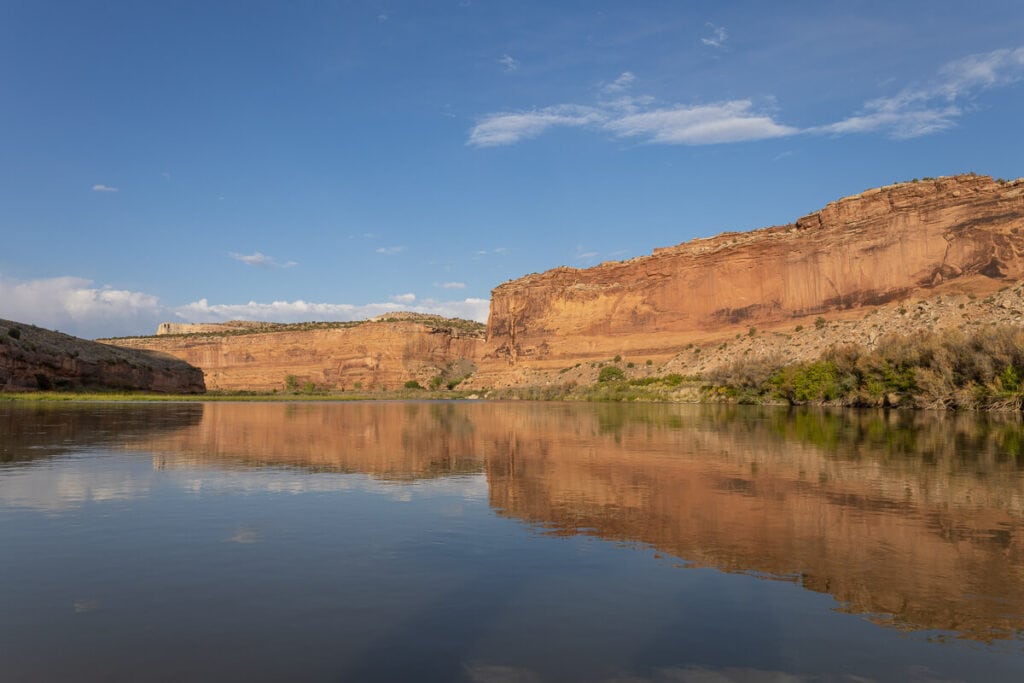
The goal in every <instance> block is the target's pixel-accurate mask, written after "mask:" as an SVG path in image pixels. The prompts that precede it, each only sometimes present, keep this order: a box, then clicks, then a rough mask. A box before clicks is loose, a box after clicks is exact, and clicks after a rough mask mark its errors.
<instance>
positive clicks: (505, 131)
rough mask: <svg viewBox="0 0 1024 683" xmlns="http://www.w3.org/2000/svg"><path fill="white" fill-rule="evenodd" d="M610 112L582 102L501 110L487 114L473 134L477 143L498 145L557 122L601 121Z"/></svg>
mask: <svg viewBox="0 0 1024 683" xmlns="http://www.w3.org/2000/svg"><path fill="white" fill-rule="evenodd" d="M605 118H606V115H605V113H604V112H602V111H601V110H599V109H596V108H594V107H588V106H583V105H578V104H560V105H557V106H554V107H545V108H543V109H535V110H533V111H523V112H499V113H497V114H489V115H487V116H485V117H484V118H483V119H482V120H481V121H480V123H478V124H477V125H476V126H474V127H473V130H472V131H470V134H469V144H470V145H473V146H474V147H497V146H499V145H510V144H512V143H514V142H519V141H520V140H528V139H530V138H535V137H537V136H538V135H540V134H541V133H543V132H544V131H546V130H547V129H549V128H552V127H554V126H562V127H570V128H571V127H583V126H595V125H600V124H601V123H602V121H604V120H605Z"/></svg>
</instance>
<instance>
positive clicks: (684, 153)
mask: <svg viewBox="0 0 1024 683" xmlns="http://www.w3.org/2000/svg"><path fill="white" fill-rule="evenodd" d="M0 103H2V106H0V140H2V143H0V244H2V246H0V317H5V318H13V319H15V320H21V321H23V322H29V323H34V324H38V325H43V326H46V327H51V328H57V329H60V330H61V331H65V332H70V333H73V334H79V335H82V336H87V337H96V336H104V335H122V334H147V333H151V332H153V331H154V330H155V325H156V324H157V323H158V322H160V321H162V320H175V321H183V320H189V321H218V320H228V319H231V318H250V319H267V320H278V321H299V320H344V319H353V318H356V319H358V318H363V317H367V316H372V315H377V314H380V313H384V312H387V311H389V310H400V309H401V310H421V311H428V312H438V313H442V314H445V315H458V316H461V317H472V318H477V319H481V320H482V319H484V318H485V317H486V312H487V300H488V297H489V294H490V290H491V289H492V288H493V287H495V286H497V285H498V284H500V283H501V282H503V281H505V280H508V279H511V278H515V277H519V276H522V275H525V274H527V273H531V272H539V271H543V270H547V269H549V268H553V267H556V266H560V265H570V266H576V267H586V266H590V265H594V264H597V263H599V262H601V261H604V260H618V259H624V258H630V257H633V256H638V255H642V254H646V253H650V252H651V250H652V249H653V248H655V247H660V246H667V245H672V244H678V243H680V242H684V241H687V240H689V239H692V238H694V237H701V236H708V235H713V234H716V233H719V232H722V231H726V230H750V229H755V228H759V227H764V226H767V225H774V224H783V223H788V222H791V221H793V220H795V219H796V218H798V217H800V216H802V215H804V214H806V213H809V212H811V211H814V210H816V209H818V208H821V207H822V206H823V205H824V204H826V203H827V202H829V201H831V200H834V199H837V198H839V197H841V196H843V195H848V194H854V193H857V192H860V191H862V190H865V189H867V188H870V187H875V186H878V185H883V184H887V183H890V182H894V181H897V180H909V179H911V178H914V177H923V176H937V175H949V174H954V173H961V172H968V171H973V172H977V173H983V174H989V175H993V176H996V177H1008V178H1009V177H1018V176H1020V175H1022V174H1024V134H1022V132H1021V131H1022V129H1021V121H1024V4H1022V3H1021V2H1020V0H1009V1H1005V2H1000V1H998V0H993V1H989V2H984V3H981V4H980V5H979V6H977V7H975V6H970V5H969V4H968V3H963V2H944V1H941V0H930V1H929V2H911V1H904V2H899V3H893V2H857V1H851V0H847V1H844V2H827V1H818V2H806V3H800V2H787V3H764V2H681V1H679V2H669V1H661V2H643V1H636V2H603V1H601V0H580V1H577V2H571V1H569V2H557V3H552V2H526V1H523V2H485V1H483V0H451V1H447V2H446V1H441V0H438V1H434V2H403V1H395V2H385V1H383V0H375V1H369V0H368V1H365V2H362V1H358V0H353V1H351V2H343V1H337V2H312V1H311V2H303V3H284V2H257V1H246V2H207V1H204V2H163V3H155V2H138V1H130V2H128V1H126V2H118V1H109V2H90V1H87V0H76V1H68V2H45V1H43V0H39V1H33V2H21V1H16V0H8V1H6V2H0Z"/></svg>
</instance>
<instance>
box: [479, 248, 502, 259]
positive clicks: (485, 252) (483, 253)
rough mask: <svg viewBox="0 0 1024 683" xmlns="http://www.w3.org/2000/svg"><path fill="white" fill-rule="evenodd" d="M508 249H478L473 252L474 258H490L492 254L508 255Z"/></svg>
mask: <svg viewBox="0 0 1024 683" xmlns="http://www.w3.org/2000/svg"><path fill="white" fill-rule="evenodd" d="M507 253H508V248H507V247H496V248H494V249H477V250H476V251H474V252H473V254H472V256H473V258H480V257H481V256H489V255H491V254H507Z"/></svg>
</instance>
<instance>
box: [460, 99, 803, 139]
mask: <svg viewBox="0 0 1024 683" xmlns="http://www.w3.org/2000/svg"><path fill="white" fill-rule="evenodd" d="M647 104H648V100H647V99H638V98H628V99H626V100H615V101H613V102H603V103H601V104H599V105H597V106H584V105H572V104H563V105H558V106H556V107H548V108H545V109H540V110H536V111H531V112H503V113H499V114H491V115H489V116H487V117H485V118H484V119H483V120H482V121H481V122H480V123H479V124H477V125H476V127H474V128H473V130H472V131H470V135H469V144H470V145H473V146H475V147H496V146H499V145H510V144H513V143H516V142H520V141H522V140H526V139H529V138H534V137H537V136H538V135H540V134H541V133H543V132H544V131H546V130H548V129H549V128H552V127H555V126H562V127H581V128H583V127H585V128H594V129H598V130H603V131H606V132H609V133H612V134H613V135H615V136H617V137H623V138H627V137H638V138H642V139H643V140H644V141H645V142H653V143H661V144H674V145H710V144H716V143H722V142H742V141H747V140H763V139H765V138H774V137H780V136H784V135H793V134H795V133H798V132H799V130H798V129H796V128H793V127H791V126H786V125H784V124H781V123H778V122H777V121H775V120H774V118H773V117H772V115H771V114H769V113H767V112H760V111H757V110H756V109H755V107H754V104H753V102H751V101H750V100H734V101H729V102H718V103H714V104H703V105H673V106H669V107H662V108H646V107H647Z"/></svg>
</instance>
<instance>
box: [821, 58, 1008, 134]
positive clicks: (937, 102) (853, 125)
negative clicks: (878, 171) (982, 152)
mask: <svg viewBox="0 0 1024 683" xmlns="http://www.w3.org/2000/svg"><path fill="white" fill-rule="evenodd" d="M1022 78H1024V47H1018V48H1015V49H1002V50H993V51H992V52H986V53H982V54H975V55H970V56H968V57H964V58H963V59H958V60H954V61H952V62H948V63H947V64H945V65H944V66H942V67H941V68H940V69H939V70H938V74H937V76H936V77H935V78H933V79H932V80H931V82H929V83H926V84H923V85H917V86H911V87H908V88H904V89H903V90H901V91H899V92H898V93H896V94H895V95H892V96H890V97H879V98H876V99H873V100H870V101H868V102H866V103H865V104H864V107H863V109H862V110H861V111H860V112H858V113H856V114H854V115H853V116H849V117H847V118H845V119H842V120H841V121H837V122H835V123H831V124H828V125H825V126H818V127H816V128H813V129H810V131H809V132H815V133H832V134H839V135H842V134H847V133H871V132H882V133H885V134H887V135H888V136H889V137H892V138H896V139H905V138H916V137H921V136H923V135H929V134H931V133H938V132H940V131H943V130H947V129H949V128H952V127H953V126H955V125H956V122H957V120H958V119H959V118H960V117H961V116H962V115H963V114H964V113H965V112H966V111H967V110H968V109H969V104H970V101H971V100H972V99H973V98H974V97H976V96H977V95H978V94H979V93H981V92H984V91H985V90H989V89H991V88H997V87H1005V86H1008V85H1012V84H1013V83H1016V82H1018V81H1020V80H1021V79H1022Z"/></svg>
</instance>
